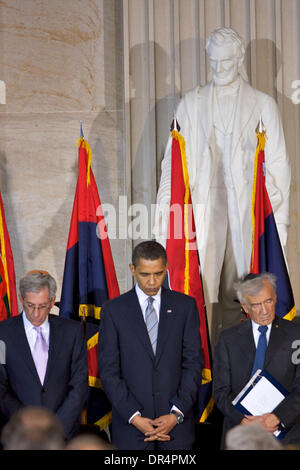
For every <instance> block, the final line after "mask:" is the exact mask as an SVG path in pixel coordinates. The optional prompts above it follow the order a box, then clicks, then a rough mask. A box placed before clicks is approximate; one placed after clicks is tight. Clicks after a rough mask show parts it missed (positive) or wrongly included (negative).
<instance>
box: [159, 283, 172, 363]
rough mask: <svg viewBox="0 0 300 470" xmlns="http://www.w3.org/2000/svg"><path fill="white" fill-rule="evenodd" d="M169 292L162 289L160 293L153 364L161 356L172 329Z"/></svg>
mask: <svg viewBox="0 0 300 470" xmlns="http://www.w3.org/2000/svg"><path fill="white" fill-rule="evenodd" d="M170 292H171V291H170V290H168V289H164V288H163V287H162V291H161V303H160V313H159V325H158V337H157V347H156V355H155V362H156V363H158V361H159V359H160V357H161V354H162V352H163V350H164V347H165V345H166V342H167V340H168V336H169V333H170V330H171V329H172V328H174V318H175V317H174V315H175V314H173V309H174V306H173V303H172V300H171V298H170V295H169V293H170Z"/></svg>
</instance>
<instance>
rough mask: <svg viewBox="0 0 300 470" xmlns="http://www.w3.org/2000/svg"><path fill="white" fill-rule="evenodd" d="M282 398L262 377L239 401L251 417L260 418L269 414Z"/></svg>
mask: <svg viewBox="0 0 300 470" xmlns="http://www.w3.org/2000/svg"><path fill="white" fill-rule="evenodd" d="M284 398H285V397H284V395H283V394H282V393H281V392H280V391H279V390H278V389H277V388H276V387H275V386H274V385H273V384H272V383H271V382H270V381H269V380H268V379H267V378H266V377H262V378H261V379H260V380H259V382H257V383H256V384H255V386H254V387H253V388H252V390H250V392H249V393H248V394H247V395H246V396H245V398H244V399H243V400H242V401H241V405H242V406H243V407H244V408H246V410H248V411H249V413H251V414H252V415H253V416H260V415H262V414H264V413H271V412H272V411H273V410H274V408H276V406H277V405H279V403H280V402H281V401H282V400H283V399H284Z"/></svg>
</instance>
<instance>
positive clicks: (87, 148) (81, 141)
mask: <svg viewBox="0 0 300 470" xmlns="http://www.w3.org/2000/svg"><path fill="white" fill-rule="evenodd" d="M77 147H81V148H83V149H85V151H86V153H87V156H88V162H87V170H86V185H87V186H89V185H90V183H91V163H92V158H93V155H92V150H91V147H90V146H89V144H88V142H87V141H86V140H84V138H83V137H80V138H79V139H78V141H77Z"/></svg>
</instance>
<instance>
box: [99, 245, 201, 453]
mask: <svg viewBox="0 0 300 470" xmlns="http://www.w3.org/2000/svg"><path fill="white" fill-rule="evenodd" d="M130 270H131V272H132V274H133V276H134V278H135V280H136V285H135V287H134V288H133V289H132V290H130V291H129V292H126V293H125V294H123V295H121V296H120V297H118V298H116V299H113V300H111V301H109V302H107V303H106V304H105V305H104V306H103V308H102V311H101V322H100V333H99V355H98V357H99V372H100V378H101V382H102V385H103V388H104V391H105V393H106V394H107V396H108V398H109V400H110V401H111V404H112V416H113V417H112V441H113V444H114V445H115V446H116V447H117V449H120V450H124V449H128V450H132V449H137V450H142V449H145V450H152V449H160V450H164V449H165V450H170V449H174V450H179V449H190V448H191V447H192V444H193V441H194V437H195V429H194V425H195V423H194V415H193V406H194V404H195V401H196V399H197V392H198V390H199V387H200V385H201V369H202V364H203V360H202V354H201V340H200V332H199V314H198V311H197V307H196V302H195V300H194V299H193V298H191V297H189V296H186V295H184V294H181V293H179V292H175V291H171V290H168V289H164V288H163V287H162V283H163V280H164V277H165V275H166V272H167V257H166V252H165V250H164V248H163V247H162V246H161V245H160V244H159V243H157V242H155V241H148V242H143V243H140V244H139V245H138V246H137V247H136V248H135V250H134V252H133V256H132V264H131V265H130Z"/></svg>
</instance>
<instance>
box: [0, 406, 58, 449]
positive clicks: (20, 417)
mask: <svg viewBox="0 0 300 470" xmlns="http://www.w3.org/2000/svg"><path fill="white" fill-rule="evenodd" d="M1 442H2V445H3V448H4V450H63V449H64V448H65V439H64V430H63V427H62V425H61V422H60V421H59V420H58V419H57V417H56V416H55V414H54V413H52V411H50V410H47V409H45V408H41V407H36V406H28V407H24V408H20V409H19V410H18V411H16V413H14V414H13V415H12V417H11V418H10V420H9V421H8V423H7V424H6V425H5V426H4V428H3V431H2V434H1Z"/></svg>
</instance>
